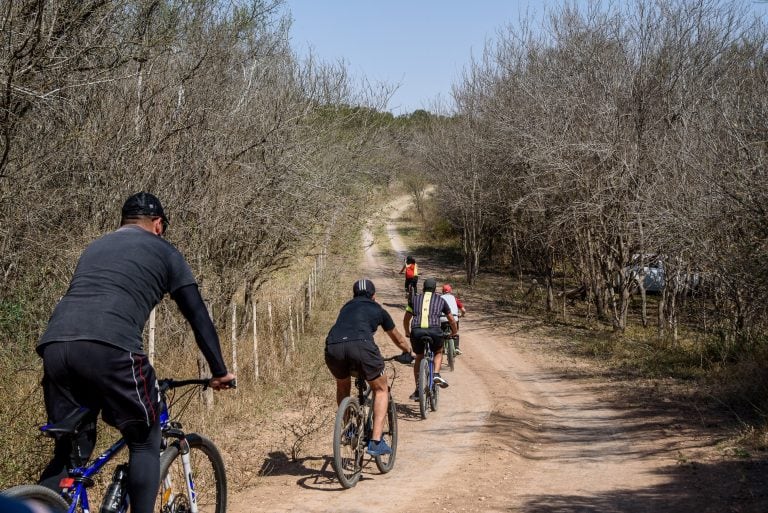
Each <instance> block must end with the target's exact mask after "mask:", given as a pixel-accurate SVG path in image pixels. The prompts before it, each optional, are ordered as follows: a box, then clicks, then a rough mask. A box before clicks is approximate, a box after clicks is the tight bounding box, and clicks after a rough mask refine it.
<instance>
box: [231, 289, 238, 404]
mask: <svg viewBox="0 0 768 513" xmlns="http://www.w3.org/2000/svg"><path fill="white" fill-rule="evenodd" d="M232 373H233V374H234V375H235V376H237V303H235V302H233V303H232ZM235 393H237V389H235Z"/></svg>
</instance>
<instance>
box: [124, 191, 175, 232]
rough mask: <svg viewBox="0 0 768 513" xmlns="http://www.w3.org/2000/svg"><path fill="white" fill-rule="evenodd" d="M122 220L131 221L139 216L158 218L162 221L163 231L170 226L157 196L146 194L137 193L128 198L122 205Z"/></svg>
mask: <svg viewBox="0 0 768 513" xmlns="http://www.w3.org/2000/svg"><path fill="white" fill-rule="evenodd" d="M122 216H123V219H131V218H136V217H139V216H150V217H159V218H161V219H162V220H163V230H165V228H167V227H168V225H169V224H170V223H169V222H168V216H166V215H165V211H164V210H163V205H162V204H161V203H160V200H159V199H157V196H155V195H154V194H150V193H148V192H137V193H136V194H134V195H132V196H129V197H128V199H127V200H125V203H123V210H122Z"/></svg>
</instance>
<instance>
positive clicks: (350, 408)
mask: <svg viewBox="0 0 768 513" xmlns="http://www.w3.org/2000/svg"><path fill="white" fill-rule="evenodd" d="M363 428H364V426H363V418H362V415H360V403H359V402H358V400H357V397H345V398H344V400H342V401H341V404H340V405H339V409H338V410H337V411H336V422H335V424H334V427H333V470H335V471H336V477H338V478H339V483H341V486H343V487H344V488H352V487H353V486H355V485H356V484H357V482H358V481H359V480H360V475H361V473H362V470H363V449H364V448H363V442H364V440H363V437H364V430H363Z"/></svg>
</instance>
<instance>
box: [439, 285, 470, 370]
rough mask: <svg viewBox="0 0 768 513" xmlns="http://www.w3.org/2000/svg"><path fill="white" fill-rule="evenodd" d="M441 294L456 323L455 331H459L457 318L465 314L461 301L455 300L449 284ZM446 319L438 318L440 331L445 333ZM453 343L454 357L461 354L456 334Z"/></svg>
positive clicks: (444, 286) (444, 317) (443, 317)
mask: <svg viewBox="0 0 768 513" xmlns="http://www.w3.org/2000/svg"><path fill="white" fill-rule="evenodd" d="M442 292H443V293H442V294H441V297H442V298H443V300H445V302H446V303H448V306H449V307H450V308H451V313H452V314H453V318H454V320H455V321H456V331H458V330H459V324H460V323H459V316H461V317H463V316H465V315H466V314H467V311H466V310H465V309H464V304H463V303H462V302H461V299H459V298H457V297H456V296H454V295H453V288H452V287H451V285H450V284H448V283H446V284H445V285H443V288H442ZM448 326H449V324H448V318H447V317H446V316H444V315H443V316H440V329H442V330H443V331H445V330H446V329H447V328H448ZM453 340H454V341H455V345H454V347H455V351H456V356H458V355H460V354H461V350H459V334H458V333H457V334H456V336H455V337H454V338H453Z"/></svg>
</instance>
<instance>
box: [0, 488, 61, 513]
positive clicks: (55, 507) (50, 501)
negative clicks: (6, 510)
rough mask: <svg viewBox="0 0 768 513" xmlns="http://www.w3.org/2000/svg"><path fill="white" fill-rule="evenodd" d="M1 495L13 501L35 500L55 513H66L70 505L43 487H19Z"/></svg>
mask: <svg viewBox="0 0 768 513" xmlns="http://www.w3.org/2000/svg"><path fill="white" fill-rule="evenodd" d="M0 495H3V496H5V497H10V498H12V499H20V500H33V501H36V502H39V503H40V504H42V505H43V506H46V507H47V508H50V510H51V511H52V512H54V513H64V512H65V511H67V509H68V508H69V504H67V501H65V500H64V498H63V497H62V496H61V495H59V494H58V493H56V492H54V491H53V490H51V489H50V488H46V487H45V486H41V485H19V486H14V487H13V488H8V489H7V490H3V491H2V492H0Z"/></svg>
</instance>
